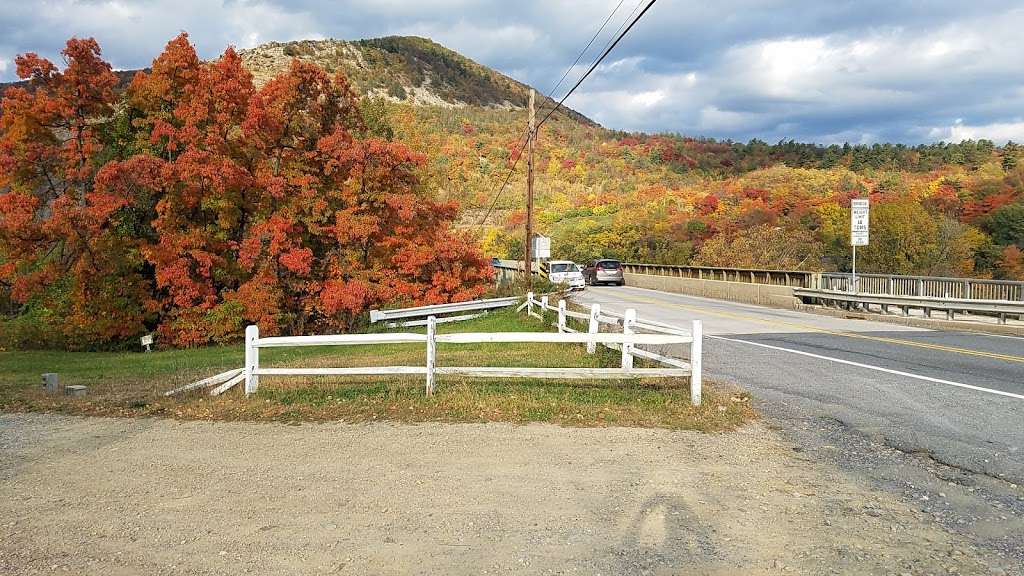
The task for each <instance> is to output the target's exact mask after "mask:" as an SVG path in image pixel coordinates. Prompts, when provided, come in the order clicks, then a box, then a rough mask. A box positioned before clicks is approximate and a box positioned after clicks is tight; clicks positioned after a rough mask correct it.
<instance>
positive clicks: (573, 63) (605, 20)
mask: <svg viewBox="0 0 1024 576" xmlns="http://www.w3.org/2000/svg"><path fill="white" fill-rule="evenodd" d="M624 1H625V0H619V3H618V4H616V5H615V8H614V9H613V10H612V13H611V14H609V15H608V17H607V18H605V19H604V22H603V23H601V27H600V28H598V29H597V32H594V35H593V36H591V37H590V42H587V45H586V46H584V47H583V50H581V51H580V53H579V54H578V55H577V56H576V59H575V60H573V62H572V64H570V65H569V67H568V68H566V69H565V73H564V74H562V77H561V78H559V79H558V83H556V84H555V85H554V86H552V87H551V90H548V98H551V95H552V94H554V93H555V90H558V87H559V86H561V85H562V82H563V81H564V80H565V77H566V76H568V75H569V72H572V69H573V68H575V67H576V65H577V64H579V63H580V59H582V58H583V55H584V54H586V53H587V50H590V46H591V45H592V44H593V43H594V40H597V37H598V36H599V35H600V34H601V31H603V30H604V27H605V26H607V25H608V22H609V21H610V20H611V19H612V16H615V13H616V12H618V11H619V7H620V6H622V3H623V2H624ZM637 6H639V4H637ZM633 11H634V12H636V8H633ZM630 15H631V16H632V14H630ZM619 28H620V29H621V28H622V26H621V25H620V26H619Z"/></svg>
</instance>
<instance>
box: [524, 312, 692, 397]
mask: <svg viewBox="0 0 1024 576" xmlns="http://www.w3.org/2000/svg"><path fill="white" fill-rule="evenodd" d="M534 307H536V308H539V309H540V312H534V311H533V309H534ZM523 309H525V310H526V313H527V314H528V315H529V316H532V317H534V318H541V319H543V317H544V316H543V313H544V312H545V311H552V312H555V313H556V314H557V315H558V316H557V320H556V322H555V323H554V325H555V326H556V327H557V328H558V332H559V333H560V334H567V333H568V334H578V333H579V332H578V331H577V330H575V329H573V328H571V327H570V326H569V325H568V322H567V319H568V318H575V319H577V320H582V321H584V322H586V323H587V334H588V335H599V334H607V332H604V333H602V332H601V326H602V325H604V326H610V327H612V328H613V329H617V328H620V327H621V330H622V334H623V335H631V336H634V337H636V336H648V335H651V334H650V333H652V332H653V333H655V334H660V335H666V336H671V337H674V338H677V340H673V341H672V342H671V343H672V344H679V343H683V344H687V343H688V344H689V345H690V355H689V359H688V360H686V359H682V358H676V357H672V356H667V355H664V354H659V353H657V352H652V351H649V350H643V349H641V348H638V347H637V346H640V345H644V344H648V345H650V344H655V343H654V342H644V341H641V340H640V339H639V338H637V339H634V340H633V341H625V340H624V341H622V342H618V341H605V340H603V339H600V338H595V339H592V340H588V341H587V352H588V353H590V354H593V353H594V352H596V350H597V344H602V345H604V346H607V347H609V348H613V349H616V350H620V351H621V352H622V368H621V370H623V371H630V370H632V371H633V372H636V370H635V369H633V357H640V358H647V359H648V360H654V361H655V362H658V363H661V364H665V365H668V366H671V367H673V368H676V369H678V370H680V371H681V374H680V375H683V376H689V377H690V400H691V402H692V403H693V405H694V406H700V402H701V385H702V372H703V367H702V355H703V350H702V348H703V332H704V329H703V325H702V323H701V321H700V320H694V321H693V323H692V325H691V327H690V330H686V329H684V328H679V327H677V326H672V325H671V324H665V323H663V322H657V321H654V320H647V319H640V318H638V317H637V314H636V310H633V309H632V308H630V309H627V310H626V313H625V314H617V313H615V312H611V311H602V310H601V305H600V304H593V305H592V306H591V307H590V310H589V312H587V313H583V312H576V311H573V310H569V309H568V306H567V304H566V301H565V300H564V299H560V300H559V301H558V305H557V306H552V305H551V304H550V303H549V301H548V296H547V295H542V296H541V297H540V299H539V300H538V299H537V298H536V297H535V296H534V294H533V292H528V293H527V294H526V301H525V302H523V304H522V305H520V307H519V310H523ZM637 330H642V331H644V332H646V334H637ZM668 343H669V342H664V343H662V344H668Z"/></svg>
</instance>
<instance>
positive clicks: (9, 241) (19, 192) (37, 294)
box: [0, 38, 151, 346]
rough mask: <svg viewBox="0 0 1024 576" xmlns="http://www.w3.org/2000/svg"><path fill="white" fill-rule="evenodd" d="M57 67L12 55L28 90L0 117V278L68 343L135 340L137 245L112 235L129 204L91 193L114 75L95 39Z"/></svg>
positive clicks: (142, 296)
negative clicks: (55, 318)
mask: <svg viewBox="0 0 1024 576" xmlns="http://www.w3.org/2000/svg"><path fill="white" fill-rule="evenodd" d="M62 54H63V55H64V58H65V59H66V61H67V66H66V67H65V68H64V69H63V70H58V69H57V67H56V66H55V65H54V64H53V63H51V62H50V61H48V60H46V59H44V58H40V57H39V56H37V55H36V54H25V55H22V56H19V57H18V58H17V66H18V75H19V77H21V78H22V79H25V80H28V81H29V88H28V89H26V88H20V87H18V88H12V89H10V90H8V91H7V92H6V94H5V97H4V100H3V105H2V107H3V115H2V116H0V189H3V188H8V192H7V193H4V194H0V254H3V258H4V261H3V264H2V265H0V281H2V282H4V283H6V284H8V285H9V286H10V287H11V296H12V298H13V299H14V300H15V301H17V302H20V303H22V304H26V303H29V302H30V301H34V302H35V303H36V305H38V306H39V307H41V308H46V309H48V310H50V311H51V312H54V313H56V314H57V315H59V316H62V317H63V318H64V321H62V322H59V323H57V324H55V325H54V326H51V327H50V328H51V329H53V330H56V331H59V332H63V333H64V335H65V336H67V337H69V338H70V339H71V340H72V341H74V342H75V343H76V345H77V346H88V345H93V344H96V343H102V342H105V341H108V340H111V339H116V338H123V337H126V336H129V335H133V334H137V333H139V332H140V331H141V330H142V329H143V322H144V320H145V319H146V317H147V314H148V312H149V310H150V304H151V300H150V298H149V297H148V284H147V282H146V280H145V279H144V277H143V276H142V275H141V274H140V273H139V272H138V269H139V267H140V264H141V259H140V257H139V253H138V247H139V242H138V239H137V238H134V237H132V236H131V235H130V234H124V233H123V232H122V231H121V230H119V229H118V224H119V217H120V215H121V212H122V210H123V209H124V208H125V207H126V206H128V204H129V203H130V199H129V198H127V197H125V196H124V195H122V194H118V193H116V192H114V193H111V192H106V191H96V190H94V189H93V183H94V181H95V180H96V179H97V178H98V175H97V171H98V170H99V168H100V166H101V165H102V160H103V155H104V152H105V145H104V142H103V139H102V135H101V134H100V129H99V126H101V125H102V124H101V122H102V120H103V119H104V118H106V117H109V116H110V115H111V114H112V106H113V103H114V102H115V94H114V90H113V89H114V86H115V85H116V84H117V76H116V75H114V73H113V72H112V71H111V68H110V65H109V64H107V63H106V62H104V61H103V60H102V59H101V58H100V48H99V45H98V44H97V43H96V41H95V40H93V39H91V38H89V39H85V40H83V39H77V38H72V39H71V40H68V42H67V45H66V47H65V48H64V50H63V51H62Z"/></svg>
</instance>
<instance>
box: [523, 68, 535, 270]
mask: <svg viewBox="0 0 1024 576" xmlns="http://www.w3.org/2000/svg"><path fill="white" fill-rule="evenodd" d="M533 98H534V96H533V88H531V89H530V127H529V138H527V140H526V154H527V156H526V258H524V260H523V262H524V263H525V268H526V269H525V273H526V287H527V289H530V288H533V141H534V139H535V138H536V136H537V132H536V131H537V128H536V126H535V124H536V121H537V119H536V116H535V115H534V111H533Z"/></svg>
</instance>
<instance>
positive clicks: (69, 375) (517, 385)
mask: <svg viewBox="0 0 1024 576" xmlns="http://www.w3.org/2000/svg"><path fill="white" fill-rule="evenodd" d="M440 328H441V329H442V330H443V331H448V332H470V331H497V330H506V331H540V330H544V329H546V326H545V324H544V323H541V322H540V321H537V320H532V319H529V318H526V317H525V316H524V315H521V314H520V315H516V314H515V313H514V312H512V311H510V310H509V311H503V312H498V313H494V314H491V315H488V316H487V317H484V318H480V319H477V320H472V321H468V322H462V323H456V324H447V325H442V326H441V327H440ZM424 356H425V351H424V349H423V347H422V346H421V345H418V344H402V345H391V346H372V347H371V346H352V347H325V348H293V349H268V350H266V351H264V352H263V353H262V354H261V360H262V362H261V363H262V364H263V365H265V366H288V365H303V366H337V367H343V366H367V365H378V366H385V365H422V364H423V362H424ZM618 361H619V354H618V353H617V352H614V351H611V350H606V349H602V350H601V351H600V352H599V353H598V354H594V355H588V354H586V352H585V349H584V347H583V346H581V345H547V344H519V345H507V344H502V345H497V344H466V345H440V346H439V348H438V365H439V366H532V367H544V366H566V367H600V366H614V365H617V363H618ZM241 363H242V350H241V346H240V345H237V346H228V347H217V348H206V349H201V350H176V351H164V352H154V353H151V354H143V353H127V354H126V353H117V354H113V353H111V354H104V353H67V352H64V353H57V352H3V353H0V368H2V369H0V409H2V410H6V411H54V412H64V413H72V414H89V415H104V416H167V417H174V418H182V419H216V420H275V421H289V422H291V421H322V420H343V421H347V422H367V421H381V420H386V421H402V422H428V421H442V422H486V421H505V422H516V423H525V422H550V423H555V424H561V425H568V426H607V425H625V426H656V427H665V428H680V429H694V430H705V431H719V430H728V429H732V428H734V427H736V426H738V425H740V424H742V423H743V422H745V421H748V420H750V419H752V418H754V417H755V414H754V411H753V409H752V407H751V406H750V400H749V397H748V396H747V395H746V393H744V392H742V391H739V390H736V389H733V388H726V387H723V386H720V385H718V384H715V383H708V382H705V385H704V403H703V405H702V406H701V407H698V408H694V407H692V406H691V405H690V402H689V382H688V381H687V379H678V378H676V379H657V380H653V379H652V380H648V381H645V382H641V383H637V382H635V381H621V382H620V381H578V380H567V381H554V380H534V379H470V378H466V377H456V376H449V377H440V378H439V379H438V387H437V391H436V393H435V394H434V395H433V396H431V397H427V396H425V395H424V391H423V381H422V378H421V377H359V378H353V377H348V378H341V377H304V378H296V377H266V376H264V377H262V378H261V379H260V390H259V392H258V393H257V394H256V395H254V396H253V397H250V398H246V397H245V396H244V395H243V394H241V392H240V391H239V390H237V389H236V390H233V391H231V392H229V393H228V394H225V395H224V396H221V397H218V398H211V397H209V396H206V395H205V394H202V393H199V392H197V393H193V394H186V395H183V396H180V397H174V398H164V397H163V396H162V393H163V392H164V391H166V390H169V389H171V388H173V387H175V386H178V385H181V384H184V383H187V382H189V381H192V380H195V379H198V378H201V377H204V376H208V375H210V374H213V373H215V372H217V371H221V370H226V369H229V368H236V367H239V366H240V365H241ZM44 371H54V372H58V373H60V375H61V380H62V383H63V384H85V385H88V386H89V393H88V395H87V396H85V397H81V398H75V397H69V396H63V395H48V394H46V393H44V392H43V391H42V389H41V387H40V385H39V378H40V376H39V375H40V373H41V372H44Z"/></svg>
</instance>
